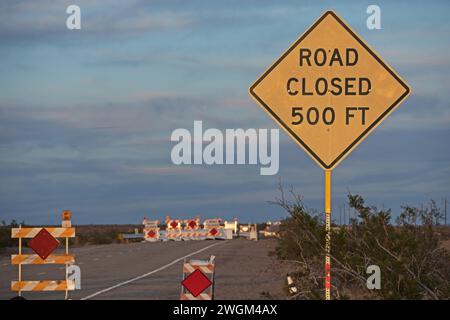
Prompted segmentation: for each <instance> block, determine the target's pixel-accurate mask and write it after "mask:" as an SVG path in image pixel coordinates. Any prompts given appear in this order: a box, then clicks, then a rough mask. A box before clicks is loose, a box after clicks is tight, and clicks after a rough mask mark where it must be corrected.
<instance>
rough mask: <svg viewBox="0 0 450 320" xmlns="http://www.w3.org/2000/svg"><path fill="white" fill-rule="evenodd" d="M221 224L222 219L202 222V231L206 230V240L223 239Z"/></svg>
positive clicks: (223, 233)
mask: <svg viewBox="0 0 450 320" xmlns="http://www.w3.org/2000/svg"><path fill="white" fill-rule="evenodd" d="M221 223H222V219H206V220H205V221H204V223H203V225H204V229H205V230H207V234H206V239H211V240H215V239H225V232H224V228H223V226H222V225H221Z"/></svg>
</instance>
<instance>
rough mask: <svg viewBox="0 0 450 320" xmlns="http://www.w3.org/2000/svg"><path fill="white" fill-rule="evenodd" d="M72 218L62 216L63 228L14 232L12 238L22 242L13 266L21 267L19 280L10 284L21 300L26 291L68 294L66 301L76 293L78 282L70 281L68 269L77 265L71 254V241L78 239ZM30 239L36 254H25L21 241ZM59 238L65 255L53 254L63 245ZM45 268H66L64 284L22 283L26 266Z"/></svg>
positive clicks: (36, 228)
mask: <svg viewBox="0 0 450 320" xmlns="http://www.w3.org/2000/svg"><path fill="white" fill-rule="evenodd" d="M70 219H71V214H70V211H69V210H66V211H64V212H63V215H62V225H63V226H64V227H32V228H25V227H24V228H22V226H19V228H12V229H11V238H16V239H18V240H19V252H18V254H13V255H11V264H12V265H17V266H18V271H19V276H18V280H13V281H11V290H12V291H16V292H18V295H19V296H21V295H22V292H23V291H65V299H67V298H68V292H69V291H72V290H75V289H76V284H75V280H73V279H69V271H68V269H69V266H71V265H73V264H74V263H75V255H74V254H69V238H74V237H75V228H73V227H72V226H71V222H70ZM24 238H29V239H30V238H31V240H30V241H28V247H30V248H31V249H32V250H33V251H34V252H35V254H25V253H23V245H22V239H24ZM57 238H64V239H65V253H64V254H54V253H53V252H54V251H55V250H56V249H57V248H58V247H59V245H60V241H59V240H58V239H57ZM42 264H63V265H65V266H66V268H65V269H66V270H65V274H66V276H65V280H43V281H34V280H23V279H22V266H23V265H42Z"/></svg>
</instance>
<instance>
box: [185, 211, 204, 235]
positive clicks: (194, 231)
mask: <svg viewBox="0 0 450 320" xmlns="http://www.w3.org/2000/svg"><path fill="white" fill-rule="evenodd" d="M199 230H200V216H198V215H197V217H196V218H195V219H188V220H185V222H184V229H183V240H184V241H188V240H199V239H200V238H201V234H200V233H199V232H198V231H199Z"/></svg>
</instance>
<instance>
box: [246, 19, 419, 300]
mask: <svg viewBox="0 0 450 320" xmlns="http://www.w3.org/2000/svg"><path fill="white" fill-rule="evenodd" d="M249 92H250V95H251V96H252V97H253V98H254V99H255V100H256V102H257V103H258V104H259V105H261V107H262V108H263V109H264V110H265V111H266V112H267V113H269V115H270V116H271V117H272V118H273V119H274V120H275V122H277V123H278V124H279V125H280V126H281V127H282V128H283V129H284V130H285V131H286V132H287V134H288V135H289V136H290V137H291V138H292V139H294V140H295V141H296V142H297V143H298V144H299V145H300V146H301V147H302V148H303V149H304V150H305V151H306V152H307V153H308V154H309V155H310V156H311V157H312V158H313V159H314V160H315V161H316V162H317V164H318V165H319V166H321V167H322V168H323V169H324V170H325V213H326V233H327V235H326V244H325V249H326V250H325V251H326V264H325V292H326V299H330V298H331V294H330V288H331V275H330V273H331V272H330V269H331V267H330V248H331V245H330V242H331V241H330V232H331V171H332V170H333V169H334V168H335V167H336V166H337V165H338V164H339V163H340V162H341V161H342V160H343V159H344V158H345V157H346V156H347V155H348V154H349V153H350V152H351V151H352V150H353V149H354V148H355V147H356V146H357V145H358V144H359V143H361V141H362V140H364V139H365V138H366V137H367V135H368V134H369V133H370V132H371V131H372V130H373V129H375V128H376V127H377V126H378V125H379V124H380V123H381V122H382V121H383V120H384V119H385V118H386V117H387V116H388V115H389V114H390V113H391V112H392V111H394V110H395V109H396V108H397V107H398V106H399V105H400V103H401V102H402V101H404V100H405V99H406V97H407V96H408V95H409V94H410V92H411V90H410V88H409V87H408V85H407V84H406V82H405V81H404V80H403V79H402V78H401V77H400V76H399V75H397V74H396V73H395V71H394V70H392V68H391V67H389V66H388V65H387V64H386V63H385V62H384V61H383V60H382V59H381V58H380V57H379V56H378V55H377V54H376V53H375V52H374V51H373V50H372V49H371V48H370V47H369V46H368V45H367V44H366V43H365V42H364V41H363V40H362V39H361V38H360V37H359V36H358V35H357V34H356V33H355V32H354V31H353V30H352V29H351V28H350V27H349V26H348V25H347V24H346V23H345V22H344V21H343V20H342V19H341V18H340V17H338V16H337V15H336V13H334V12H333V11H327V12H325V13H324V14H323V15H322V16H321V17H320V18H319V19H318V20H317V21H316V22H315V23H314V24H313V25H312V26H311V27H310V28H309V29H308V30H306V32H305V33H304V34H303V35H302V36H301V37H300V38H298V39H297V40H296V41H295V42H294V44H292V45H291V46H290V47H289V49H288V50H287V51H286V52H285V53H283V55H282V56H281V57H280V58H279V59H278V60H276V61H275V63H274V64H273V65H272V66H270V67H269V68H268V69H267V70H266V72H264V73H263V75H262V76H261V77H259V78H258V80H257V81H256V82H255V83H254V84H253V85H252V86H251V87H250V89H249Z"/></svg>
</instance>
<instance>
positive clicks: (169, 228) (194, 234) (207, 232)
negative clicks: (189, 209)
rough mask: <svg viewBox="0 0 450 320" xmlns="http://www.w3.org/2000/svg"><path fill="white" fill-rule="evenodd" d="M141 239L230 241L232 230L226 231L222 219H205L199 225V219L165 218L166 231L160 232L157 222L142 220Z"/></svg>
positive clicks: (155, 240)
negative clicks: (142, 231) (142, 230)
mask: <svg viewBox="0 0 450 320" xmlns="http://www.w3.org/2000/svg"><path fill="white" fill-rule="evenodd" d="M142 224H143V225H144V233H143V237H144V239H145V240H146V241H149V242H157V241H169V240H172V241H190V240H207V239H210V240H215V239H223V240H225V239H232V238H233V231H234V230H233V229H226V228H225V227H224V226H223V225H222V219H206V220H205V221H204V222H203V225H201V224H200V217H199V216H197V217H196V218H195V219H188V220H176V219H170V217H169V216H167V217H166V229H165V230H161V228H160V226H159V221H158V220H151V221H149V220H147V219H146V218H144V221H143V222H142Z"/></svg>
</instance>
